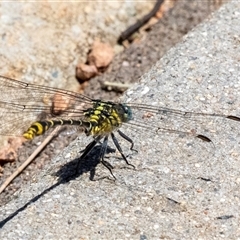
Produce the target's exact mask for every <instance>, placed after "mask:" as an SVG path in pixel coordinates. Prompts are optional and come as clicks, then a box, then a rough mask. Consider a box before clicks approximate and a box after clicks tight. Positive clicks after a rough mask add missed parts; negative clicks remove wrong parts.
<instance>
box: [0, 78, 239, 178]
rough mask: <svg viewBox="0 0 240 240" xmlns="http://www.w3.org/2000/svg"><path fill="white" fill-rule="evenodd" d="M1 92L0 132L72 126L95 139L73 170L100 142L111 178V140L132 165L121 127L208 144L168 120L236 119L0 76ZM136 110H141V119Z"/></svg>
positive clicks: (32, 134)
mask: <svg viewBox="0 0 240 240" xmlns="http://www.w3.org/2000/svg"><path fill="white" fill-rule="evenodd" d="M0 92H1V94H0V135H4V136H23V137H24V138H26V139H28V140H32V139H34V138H36V137H38V136H40V135H43V134H48V133H49V134H50V133H51V129H53V128H55V127H56V126H59V125H61V126H64V125H70V126H74V127H75V128H76V129H77V130H79V131H80V132H84V133H85V135H87V136H92V138H93V140H92V141H91V142H90V143H89V144H88V145H87V146H86V147H85V149H84V150H83V151H81V152H82V155H81V156H80V158H79V161H78V166H77V169H78V167H79V164H80V163H81V161H82V160H84V158H85V157H86V156H87V155H88V154H89V153H90V152H91V151H92V150H93V148H94V147H95V146H96V144H98V143H100V144H101V148H100V152H99V156H98V157H99V160H100V162H101V163H102V164H103V165H104V166H105V167H106V168H107V169H108V170H109V171H110V173H111V175H112V176H113V177H114V178H115V176H114V175H113V172H112V169H113V166H112V165H111V164H110V163H109V162H108V161H106V160H105V154H106V150H107V147H108V142H109V138H111V139H112V141H113V143H114V145H115V147H116V149H117V150H118V152H119V153H120V154H121V157H122V158H123V160H124V161H125V162H126V164H127V165H130V166H132V167H133V168H134V165H132V164H131V163H129V161H128V159H127V157H126V155H125V154H124V152H123V150H122V147H121V146H120V143H119V140H118V138H117V136H116V134H118V136H119V137H121V138H123V139H124V140H126V141H127V142H129V144H130V150H134V141H133V140H132V138H130V137H129V136H127V135H126V134H125V133H124V132H123V131H122V127H123V126H124V125H127V126H129V127H130V128H133V129H137V130H144V131H147V132H152V133H154V134H164V133H169V134H178V135H181V136H188V137H191V138H193V139H194V138H195V139H198V140H200V141H202V142H206V143H211V142H212V140H211V139H210V138H209V137H207V136H206V135H204V134H200V133H197V132H195V131H191V129H189V131H183V130H179V129H174V128H172V127H171V126H170V125H171V124H170V122H171V121H170V119H182V120H183V121H185V120H192V119H193V120H194V119H195V120H196V119H202V118H205V117H207V118H208V117H209V118H222V119H226V120H229V121H237V122H240V118H239V117H237V116H234V115H223V114H214V113H213V114H209V113H197V112H190V111H181V110H177V109H170V108H166V107H160V106H155V105H147V104H142V103H132V102H128V103H124V102H120V101H119V102H113V101H104V100H100V99H92V98H89V97H87V96H85V95H82V94H79V93H76V92H73V91H68V90H63V89H59V88H53V87H47V86H40V85H36V84H30V83H25V82H22V81H18V80H15V79H11V78H8V77H5V76H0ZM139 112H142V115H140V117H139ZM153 116H155V117H156V118H157V123H155V122H151V118H152V117H153ZM195 120H194V121H195Z"/></svg>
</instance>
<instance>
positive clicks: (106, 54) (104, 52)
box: [88, 41, 114, 69]
mask: <svg viewBox="0 0 240 240" xmlns="http://www.w3.org/2000/svg"><path fill="white" fill-rule="evenodd" d="M113 56H114V52H113V48H112V47H111V46H110V45H109V44H107V43H101V42H99V41H95V42H94V43H93V46H92V50H91V52H90V54H89V55H88V63H89V64H90V65H94V66H96V67H97V68H98V69H99V68H101V69H102V68H103V69H105V68H106V67H107V66H108V65H109V64H110V63H111V61H112V59H113Z"/></svg>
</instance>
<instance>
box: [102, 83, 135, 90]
mask: <svg viewBox="0 0 240 240" xmlns="http://www.w3.org/2000/svg"><path fill="white" fill-rule="evenodd" d="M101 85H102V88H105V89H107V90H112V89H114V90H115V91H119V92H124V91H125V90H127V89H128V88H130V87H131V85H132V84H127V83H118V82H115V83H114V82H108V81H105V82H103V83H102V84H101Z"/></svg>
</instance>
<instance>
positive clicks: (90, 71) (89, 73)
mask: <svg viewBox="0 0 240 240" xmlns="http://www.w3.org/2000/svg"><path fill="white" fill-rule="evenodd" d="M97 74H98V70H97V68H96V66H95V65H87V64H84V63H80V64H78V65H77V68H76V76H77V79H81V80H82V81H86V80H89V79H90V78H93V77H95V76H96V75H97Z"/></svg>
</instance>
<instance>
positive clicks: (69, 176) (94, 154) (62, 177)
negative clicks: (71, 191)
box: [54, 145, 116, 184]
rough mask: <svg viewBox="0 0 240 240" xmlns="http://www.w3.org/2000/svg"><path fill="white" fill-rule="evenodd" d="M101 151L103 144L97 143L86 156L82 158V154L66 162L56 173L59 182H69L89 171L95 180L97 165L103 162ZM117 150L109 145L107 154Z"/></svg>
mask: <svg viewBox="0 0 240 240" xmlns="http://www.w3.org/2000/svg"><path fill="white" fill-rule="evenodd" d="M100 151H101V145H97V146H95V147H94V148H93V149H92V150H91V152H90V153H89V154H88V155H87V156H86V157H84V158H81V156H80V157H78V158H75V159H74V160H72V161H70V162H68V163H67V164H65V165H64V166H63V167H62V168H61V169H60V170H59V171H57V172H56V173H55V174H54V175H55V176H57V177H58V182H59V184H63V183H67V182H69V181H71V180H73V179H75V178H77V177H79V176H81V175H82V174H84V173H87V172H89V173H90V176H89V179H90V180H92V181H93V180H94V177H95V171H96V167H97V165H98V164H99V163H101V162H100V160H101V159H100V156H99V154H100ZM115 151H116V150H115V149H113V148H111V147H109V146H108V147H107V150H106V154H108V153H112V152H115ZM81 152H82V151H81ZM78 165H79V167H78Z"/></svg>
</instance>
